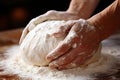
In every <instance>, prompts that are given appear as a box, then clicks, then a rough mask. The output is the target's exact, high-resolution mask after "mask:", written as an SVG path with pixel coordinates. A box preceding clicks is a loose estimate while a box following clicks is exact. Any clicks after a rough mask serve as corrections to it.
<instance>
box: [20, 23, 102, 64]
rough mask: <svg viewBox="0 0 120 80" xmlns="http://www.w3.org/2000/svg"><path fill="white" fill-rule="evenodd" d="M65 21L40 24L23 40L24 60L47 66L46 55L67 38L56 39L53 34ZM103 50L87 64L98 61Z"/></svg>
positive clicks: (22, 53)
mask: <svg viewBox="0 0 120 80" xmlns="http://www.w3.org/2000/svg"><path fill="white" fill-rule="evenodd" d="M64 23H65V21H46V22H43V23H41V24H38V25H37V26H36V27H35V28H34V29H33V30H32V31H30V32H29V33H28V35H27V36H26V37H25V39H24V40H23V42H22V44H21V45H20V51H21V55H22V59H23V60H24V61H25V62H26V63H29V64H32V65H37V66H46V65H48V61H47V60H46V55H47V54H48V53H49V52H50V51H52V50H53V49H54V48H55V47H56V46H57V45H58V44H59V43H60V41H62V40H63V39H64V38H65V36H63V37H60V38H56V37H54V36H52V35H51V34H52V33H54V32H55V31H57V30H59V26H60V25H62V24H64ZM100 51H101V48H99V49H98V51H94V52H95V53H96V54H95V55H94V56H93V57H92V58H91V60H89V61H88V62H87V63H86V64H89V63H91V62H93V61H96V60H97V59H98V58H99V57H100Z"/></svg>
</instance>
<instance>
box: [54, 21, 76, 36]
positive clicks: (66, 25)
mask: <svg viewBox="0 0 120 80" xmlns="http://www.w3.org/2000/svg"><path fill="white" fill-rule="evenodd" d="M73 25H74V22H73V21H68V22H66V23H63V25H61V26H60V28H59V30H58V31H56V32H54V33H53V34H52V35H53V36H55V37H57V38H58V37H63V36H65V35H67V34H68V32H69V31H70V29H71V27H72V26H73Z"/></svg>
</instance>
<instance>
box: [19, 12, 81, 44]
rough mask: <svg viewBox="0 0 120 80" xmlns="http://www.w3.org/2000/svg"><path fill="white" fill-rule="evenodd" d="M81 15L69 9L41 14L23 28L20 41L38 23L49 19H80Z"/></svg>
mask: <svg viewBox="0 0 120 80" xmlns="http://www.w3.org/2000/svg"><path fill="white" fill-rule="evenodd" d="M78 18H79V17H78V16H77V14H75V13H70V12H67V11H63V12H62V11H54V10H51V11H48V12H46V13H45V14H43V15H40V16H38V17H36V18H34V19H32V20H31V21H30V22H29V23H28V25H27V26H26V27H25V29H24V30H23V33H22V36H21V38H20V43H21V42H22V41H23V39H24V38H25V36H26V35H27V34H28V33H29V31H31V30H32V29H33V28H34V27H35V26H36V25H37V24H39V23H42V22H44V21H47V20H74V19H78Z"/></svg>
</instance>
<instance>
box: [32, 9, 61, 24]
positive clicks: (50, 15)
mask: <svg viewBox="0 0 120 80" xmlns="http://www.w3.org/2000/svg"><path fill="white" fill-rule="evenodd" d="M59 16H60V15H59V13H58V12H57V11H54V10H50V11H48V12H46V13H45V14H43V15H40V16H38V17H36V18H35V22H34V23H35V24H39V23H42V22H44V21H48V20H58V19H59Z"/></svg>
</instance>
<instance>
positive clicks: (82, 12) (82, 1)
mask: <svg viewBox="0 0 120 80" xmlns="http://www.w3.org/2000/svg"><path fill="white" fill-rule="evenodd" d="M98 2H99V0H72V1H71V3H70V6H69V8H68V10H67V11H68V12H71V13H75V14H77V15H78V16H79V18H84V19H87V18H89V17H90V16H91V14H92V13H93V11H94V10H95V8H96V6H97V4H98Z"/></svg>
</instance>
